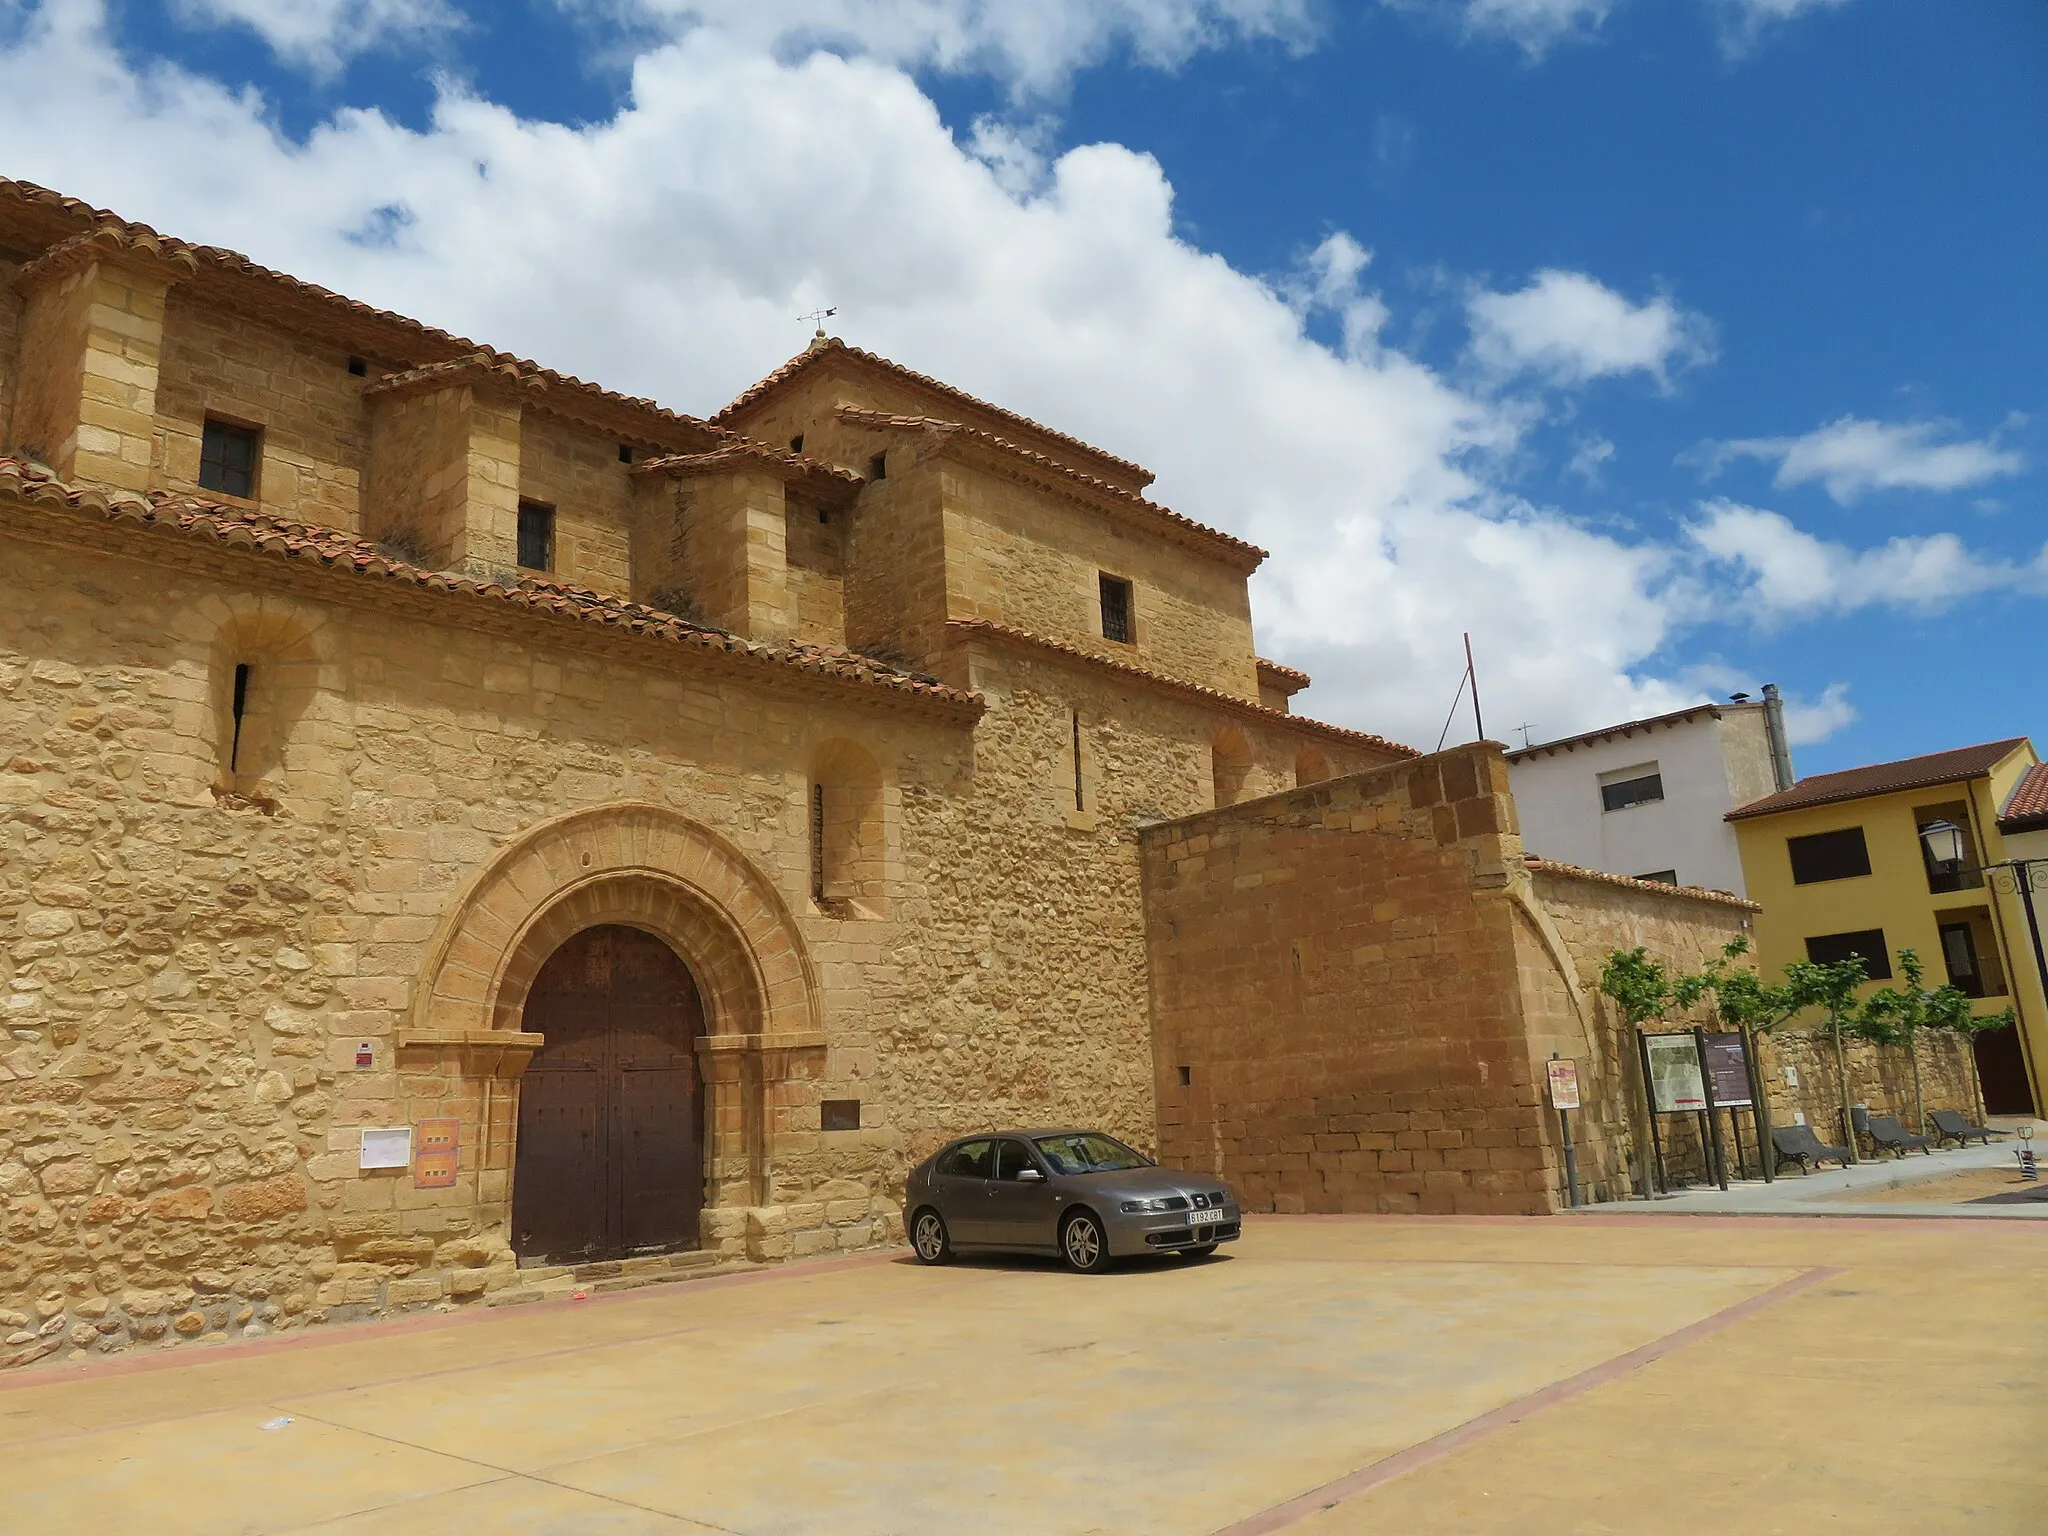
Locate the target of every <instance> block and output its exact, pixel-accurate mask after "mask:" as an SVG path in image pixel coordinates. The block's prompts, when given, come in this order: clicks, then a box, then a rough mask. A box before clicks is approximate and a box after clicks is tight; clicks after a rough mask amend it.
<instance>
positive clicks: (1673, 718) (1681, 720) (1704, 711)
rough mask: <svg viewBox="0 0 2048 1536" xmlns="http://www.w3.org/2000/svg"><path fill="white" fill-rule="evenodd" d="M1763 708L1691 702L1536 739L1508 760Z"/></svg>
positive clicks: (1565, 749) (1748, 703)
mask: <svg viewBox="0 0 2048 1536" xmlns="http://www.w3.org/2000/svg"><path fill="white" fill-rule="evenodd" d="M1763 707H1764V706H1763V705H1762V704H1761V703H1753V702H1747V701H1745V702H1744V703H1741V704H1735V703H1728V704H1691V705H1688V706H1687V707H1686V708H1684V709H1674V710H1672V711H1671V712H1670V713H1669V714H1664V715H1650V716H1648V717H1647V718H1645V719H1642V720H1624V721H1622V722H1621V724H1619V725H1603V726H1601V727H1600V728H1599V729H1598V730H1593V731H1581V732H1580V733H1579V734H1578V735H1576V736H1560V737H1558V738H1557V740H1555V741H1534V742H1531V743H1530V744H1529V745H1528V746H1526V747H1517V748H1515V750H1514V751H1512V752H1510V753H1508V754H1507V760H1508V761H1509V762H1511V763H1518V762H1520V761H1521V760H1522V759H1523V758H1525V757H1532V756H1534V755H1535V754H1537V753H1539V752H1540V753H1544V754H1546V755H1547V754H1549V753H1553V752H1569V751H1570V750H1571V749H1572V748H1574V747H1580V746H1584V745H1585V744H1586V743H1587V742H1592V741H1609V740H1612V739H1613V738H1614V737H1616V736H1623V737H1626V736H1633V735H1635V733H1636V732H1638V731H1642V732H1645V733H1648V732H1650V731H1653V730H1655V729H1657V728H1658V727H1659V726H1665V725H1672V726H1676V725H1684V724H1685V723H1687V722H1688V721H1691V720H1697V719H1698V718H1699V717H1700V716H1702V715H1711V716H1713V718H1714V719H1716V720H1719V719H1720V718H1721V717H1722V716H1723V715H1729V714H1733V713H1735V712H1736V711H1738V710H1745V709H1762V708H1763Z"/></svg>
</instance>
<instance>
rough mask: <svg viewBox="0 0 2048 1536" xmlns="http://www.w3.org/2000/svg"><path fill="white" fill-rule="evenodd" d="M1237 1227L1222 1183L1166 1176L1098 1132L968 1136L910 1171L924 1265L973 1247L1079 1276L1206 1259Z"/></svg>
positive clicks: (906, 1204)
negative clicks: (1041, 1260) (1183, 1257)
mask: <svg viewBox="0 0 2048 1536" xmlns="http://www.w3.org/2000/svg"><path fill="white" fill-rule="evenodd" d="M1240 1227H1241V1222H1240V1221H1239V1217H1238V1209H1237V1199H1236V1197H1235V1196H1234V1195H1232V1194H1231V1192H1230V1189H1229V1187H1228V1186H1227V1185H1225V1184H1224V1183H1223V1181H1222V1180H1220V1179H1218V1178H1216V1177H1215V1176H1214V1175H1213V1174H1206V1173H1185V1172H1182V1171H1180V1170H1178V1169H1173V1168H1161V1167H1160V1166H1158V1165H1157V1164H1156V1163H1154V1162H1152V1161H1151V1159H1149V1158H1147V1157H1145V1156H1144V1155H1143V1154H1142V1153H1138V1152H1134V1151H1132V1150H1131V1149H1130V1148H1129V1147H1127V1146H1125V1145H1124V1144H1123V1143H1122V1142H1120V1141H1118V1140H1117V1139H1116V1138H1115V1137H1114V1136H1105V1135H1104V1134H1103V1133H1102V1132H1100V1131H1077V1130H1063V1131H1062V1130H1053V1131H1001V1132H996V1133H994V1134H989V1133H983V1134H981V1135H977V1136H963V1137H961V1138H960V1139H959V1140H958V1141H953V1142H948V1143H947V1144H946V1145H945V1146H943V1147H941V1148H940V1149H939V1150H938V1151H937V1152H935V1153H933V1154H932V1155H931V1156H930V1157H928V1158H926V1159H925V1160H924V1161H923V1162H922V1163H920V1164H918V1165H917V1167H916V1168H914V1169H913V1170H911V1174H910V1180H909V1185H908V1188H907V1190H906V1192H905V1195H904V1200H903V1229H904V1231H906V1232H908V1233H909V1234H910V1246H911V1248H912V1249H913V1250H914V1251H915V1252H916V1254H917V1256H918V1258H919V1259H920V1260H922V1261H923V1262H924V1263H926V1264H943V1263H945V1262H946V1260H948V1259H950V1258H951V1257H952V1256H953V1254H954V1253H955V1252H956V1251H960V1250H968V1249H1008V1250H1011V1251H1015V1252H1019V1253H1056V1254H1058V1255H1059V1256H1060V1257H1061V1258H1063V1259H1065V1260H1066V1261H1067V1265H1068V1267H1069V1268H1071V1269H1077V1270H1083V1271H1088V1270H1099V1269H1102V1268H1104V1267H1106V1266H1107V1265H1108V1263H1109V1261H1110V1260H1111V1259H1120V1258H1124V1257H1126V1256H1128V1255H1131V1254H1140V1253H1184V1254H1188V1255H1191V1256H1193V1257H1196V1258H1202V1257H1206V1256H1207V1255H1209V1254H1211V1253H1214V1252H1215V1251H1216V1245H1217V1244H1218V1243H1227V1242H1230V1241H1232V1240H1233V1239H1234V1238H1236V1237H1237V1235H1238V1232H1239V1230H1240Z"/></svg>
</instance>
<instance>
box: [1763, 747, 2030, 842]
mask: <svg viewBox="0 0 2048 1536" xmlns="http://www.w3.org/2000/svg"><path fill="white" fill-rule="evenodd" d="M2026 745H2027V738H2026V737H2024V736H2012V737H2008V738H2007V739H2006V740H2004V741H1987V742H1985V743H1983V744H1982V745H1981V746H1975V747H1954V748H1951V749H1950V750H1949V751H1947V752H1930V753H1928V754H1927V755H1926V756H1924V757H1907V758H1901V759H1900V760H1899V761H1898V762H1895V763H1872V764H1871V765H1870V766H1868V767H1865V768H1844V769H1842V770H1841V771H1840V772H1839V773H1818V774H1815V775H1814V776H1813V777H1812V778H1810V779H1801V780H1800V781H1799V782H1798V783H1797V784H1794V785H1793V786H1792V787H1791V788H1790V789H1784V790H1780V791H1779V792H1778V793H1777V794H1775V795H1765V796H1764V797H1763V799H1761V800H1752V801H1750V802H1749V804H1747V805H1739V806H1737V807H1736V808H1735V809H1734V810H1732V811H1730V812H1729V813H1728V815H1727V818H1726V819H1727V820H1729V821H1744V820H1747V819H1748V818H1750V817H1752V816H1772V815H1776V814H1777V813H1778V812H1779V811H1797V810H1803V809H1805V808H1806V807H1808V806H1812V805H1832V804H1834V803H1835V802H1836V801H1839V800H1864V799H1868V798H1869V797H1870V796H1872V795H1895V794H1899V793H1902V792H1903V791H1905V790H1909V789H1926V788H1929V787H1931V786H1933V785H1936V784H1954V783H1958V782H1960V781H1962V780H1964V779H1981V778H1983V777H1984V776H1985V775H1986V774H1988V773H1989V772H1990V771H1991V770H1992V768H1993V767H1994V766H1996V765H1997V764H1999V763H2001V762H2003V761H2004V760H2005V759H2006V758H2008V757H2010V756H2011V755H2012V754H2013V753H2014V752H2016V751H2018V750H2019V749H2020V748H2022V747H2024V746H2026Z"/></svg>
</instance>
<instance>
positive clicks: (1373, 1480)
mask: <svg viewBox="0 0 2048 1536" xmlns="http://www.w3.org/2000/svg"><path fill="white" fill-rule="evenodd" d="M1841 1273H1842V1271H1841V1269H1839V1268H1837V1267H1834V1266H1823V1267H1821V1268H1819V1269H1809V1270H1807V1271H1806V1272H1805V1273H1803V1274H1798V1275H1794V1276H1793V1277H1792V1278H1791V1279H1790V1280H1787V1281H1784V1282H1783V1283H1781V1284H1778V1285H1774V1286H1772V1287H1771V1288H1770V1289H1769V1290H1768V1291H1761V1292H1759V1293H1758V1294H1756V1295H1754V1296H1752V1297H1750V1298H1749V1299H1748V1300H1746V1301H1738V1302H1736V1303H1735V1304H1734V1305H1733V1306H1730V1307H1724V1308H1722V1309H1721V1310H1720V1311H1719V1312H1715V1313H1713V1314H1711V1315H1709V1316H1707V1317H1703V1318H1701V1319H1700V1320H1699V1321H1698V1322H1696V1323H1688V1324H1687V1325H1686V1326H1685V1327H1683V1328H1680V1329H1677V1330H1676V1331H1675V1332H1672V1333H1667V1334H1665V1335H1664V1336H1663V1337H1662V1338H1660V1339H1652V1340H1651V1341H1650V1342H1649V1343H1647V1344H1644V1345H1641V1346H1639V1347H1638V1348H1635V1349H1632V1350H1630V1351H1629V1352H1628V1353H1627V1354H1624V1355H1616V1356H1615V1357H1614V1358H1613V1359H1612V1360H1604V1361H1602V1362H1601V1363H1600V1364H1598V1365H1595V1366H1589V1367H1588V1368H1587V1369H1585V1370H1583V1371H1581V1372H1579V1374H1578V1375H1576V1376H1568V1377H1566V1378H1565V1379H1564V1380H1563V1381H1558V1382H1552V1383H1551V1384H1550V1385H1549V1386H1547V1387H1541V1388H1539V1389H1537V1390H1536V1391H1534V1392H1531V1393H1529V1394H1528V1395H1527V1396H1525V1397H1518V1398H1516V1399H1515V1400H1514V1401H1513V1402H1511V1403H1503V1404H1502V1405H1501V1406H1500V1407H1498V1408H1496V1409H1494V1410H1493V1411H1492V1412H1491V1413H1482V1414H1481V1415H1479V1417H1478V1418H1476V1419H1467V1420H1466V1421H1465V1422H1464V1423H1463V1424H1460V1425H1458V1426H1457V1427H1456V1428H1455V1429H1447V1430H1445V1431H1444V1432H1443V1433H1442V1434H1440V1435H1434V1436H1432V1437H1431V1438H1429V1439H1427V1440H1424V1441H1422V1442H1421V1443H1420V1444H1419V1445H1411V1446H1409V1447H1408V1448H1407V1449H1406V1450H1405V1451H1396V1452H1395V1453H1394V1454H1393V1455H1391V1456H1387V1457H1383V1458H1381V1459H1380V1460H1378V1461H1376V1462H1374V1463H1373V1464H1372V1465H1371V1466H1369V1467H1361V1468H1360V1469H1359V1470H1358V1471H1356V1472H1351V1473H1347V1474H1346V1475H1345V1476H1343V1477H1340V1478H1338V1479H1337V1480H1336V1481H1335V1482H1331V1483H1325V1484H1323V1486H1322V1487H1320V1488H1313V1489H1310V1490H1309V1491H1308V1492H1307V1493H1304V1494H1301V1495H1298V1496H1297V1497H1295V1498H1292V1499H1289V1500H1288V1501H1287V1502H1286V1503H1284V1504H1275V1505H1274V1506H1273V1507H1272V1508H1271V1509H1267V1510H1262V1511H1261V1512H1260V1513H1258V1514H1256V1515H1253V1516H1252V1517H1251V1518H1250V1519H1248V1520H1240V1521H1238V1522H1237V1523H1236V1524H1235V1525H1226V1526H1224V1527H1223V1528H1222V1529H1221V1530H1220V1531H1218V1532H1217V1533H1216V1536H1271V1533H1272V1532H1275V1531H1284V1530H1287V1529H1289V1528H1290V1527H1292V1526H1296V1525H1299V1524H1301V1523H1302V1522H1303V1521H1304V1520H1307V1519H1309V1518H1310V1517H1312V1516H1315V1515H1319V1514H1321V1513H1322V1512H1323V1511H1324V1510H1326V1509H1328V1508H1330V1507H1331V1506H1332V1505H1335V1504H1341V1503H1343V1502H1344V1501H1345V1500H1346V1499H1355V1498H1357V1497H1358V1496H1359V1495H1360V1494H1361V1493H1366V1492H1369V1491H1370V1490H1372V1489H1374V1488H1377V1487H1379V1486H1380V1485H1381V1484H1382V1483H1390V1482H1392V1481H1393V1480H1394V1479H1395V1478H1397V1477H1405V1476H1406V1475H1407V1474H1408V1473H1410V1472H1413V1471H1415V1470H1416V1469H1417V1468H1418V1467H1426V1466H1428V1465H1429V1464H1430V1463H1431V1462H1436V1461H1442V1460H1443V1459H1444V1458H1445V1457H1446V1456H1450V1455H1453V1454H1455V1453H1456V1452H1458V1451H1461V1450H1463V1449H1464V1448H1465V1447H1466V1446H1468V1445H1471V1444H1472V1443H1473V1442H1474V1441H1478V1440H1484V1439H1485V1438H1486V1437H1487V1436H1488V1435H1491V1434H1495V1433H1497V1432H1499V1431H1500V1430H1503V1429H1506V1428H1507V1427H1508V1426H1509V1425H1510V1424H1518V1423H1520V1422H1521V1421H1522V1420H1523V1419H1526V1418H1529V1417H1531V1416H1532V1415H1534V1414H1538V1413H1541V1412H1542V1411H1543V1410H1544V1409H1546V1408H1555V1407H1557V1406H1558V1404H1560V1403H1566V1402H1570V1401H1571V1400H1572V1399H1573V1398H1575V1397H1580V1396H1583V1395H1584V1394H1585V1393H1588V1392H1590V1391H1592V1390H1593V1389H1594V1388H1595V1387H1600V1386H1605V1385H1606V1384H1607V1383H1608V1382H1610V1381H1614V1380H1616V1379H1618V1378H1620V1377H1623V1376H1626V1375H1628V1374H1629V1373H1630V1372H1632V1371H1638V1370H1641V1369H1642V1368H1643V1367H1644V1366H1646V1365H1648V1364H1649V1363H1650V1362H1651V1361H1652V1360H1657V1359H1661V1358H1662V1357H1664V1356H1665V1355H1668V1354H1670V1353H1672V1351H1674V1350H1679V1349H1683V1348H1685V1346H1686V1345H1688V1344H1692V1343H1696V1342H1698V1341H1699V1340H1700V1339H1703V1338H1706V1337H1707V1336H1708V1335H1709V1334H1713V1333H1719V1332H1720V1331H1721V1330H1722V1329H1723V1328H1728V1327H1731V1326H1733V1325H1734V1324H1736V1323H1739V1322H1742V1321H1743V1320H1744V1319H1745V1318H1750V1317H1754V1316H1755V1315H1756V1314H1757V1313H1759V1312H1761V1311H1763V1310H1764V1309H1765V1308H1767V1307H1774V1306H1776V1305H1777V1304H1778V1303H1779V1302H1781V1301H1785V1300H1787V1299H1789V1298H1791V1297H1793V1296H1797V1295H1798V1294H1799V1293H1800V1292H1801V1291H1805V1290H1810V1289H1811V1288H1812V1287H1814V1286H1816V1285H1819V1284H1820V1283H1821V1282H1822V1281H1823V1280H1829V1279H1832V1278H1834V1277H1835V1276H1836V1275H1839V1274H1841Z"/></svg>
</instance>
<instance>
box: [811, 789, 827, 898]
mask: <svg viewBox="0 0 2048 1536" xmlns="http://www.w3.org/2000/svg"><path fill="white" fill-rule="evenodd" d="M811 900H813V901H815V902H818V903H820V904H822V903H823V902H824V900H825V786H824V785H822V784H813V785H812V786H811Z"/></svg>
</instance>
